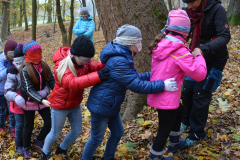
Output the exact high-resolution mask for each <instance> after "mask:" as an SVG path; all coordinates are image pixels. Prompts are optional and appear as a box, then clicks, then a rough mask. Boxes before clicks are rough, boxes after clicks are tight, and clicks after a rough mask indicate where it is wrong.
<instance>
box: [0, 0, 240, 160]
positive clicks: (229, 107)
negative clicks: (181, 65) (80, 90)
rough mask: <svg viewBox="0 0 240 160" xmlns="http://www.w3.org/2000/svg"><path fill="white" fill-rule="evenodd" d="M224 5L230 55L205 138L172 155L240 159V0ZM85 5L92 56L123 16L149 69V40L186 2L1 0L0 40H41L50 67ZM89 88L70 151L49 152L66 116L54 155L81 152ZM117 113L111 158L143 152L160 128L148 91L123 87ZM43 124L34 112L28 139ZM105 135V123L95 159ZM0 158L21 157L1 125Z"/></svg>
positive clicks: (128, 159) (142, 158) (130, 158)
mask: <svg viewBox="0 0 240 160" xmlns="http://www.w3.org/2000/svg"><path fill="white" fill-rule="evenodd" d="M222 5H223V6H224V8H225V9H226V11H227V15H228V19H229V24H230V25H231V27H230V30H231V35H232V39H231V41H230V42H229V44H228V49H229V54H230V58H229V60H228V63H227V65H226V68H225V69H224V75H225V76H224V77H223V80H222V82H221V85H220V87H219V88H218V89H217V91H216V92H214V93H213V94H214V95H213V100H212V102H211V105H210V109H209V118H208V122H207V125H206V127H205V130H206V132H207V133H208V138H207V140H206V141H205V142H200V143H199V144H197V145H195V146H193V147H191V148H184V149H182V150H179V151H178V152H177V153H175V154H174V157H175V159H200V160H202V159H221V160H226V159H229V160H230V159H231V160H234V159H236V160H237V159H240V31H239V29H240V26H239V24H240V1H239V0H222ZM82 6H87V7H88V9H89V11H90V13H92V14H93V15H94V14H95V18H94V21H95V23H96V31H95V33H94V46H95V49H96V55H95V56H94V58H93V60H95V61H100V59H99V56H100V53H101V50H102V48H103V47H104V46H105V45H106V43H107V42H109V41H111V40H113V39H114V38H115V35H116V30H117V28H118V27H120V26H121V25H123V24H126V23H128V24H132V25H135V26H137V27H138V28H140V30H141V31H142V35H143V50H142V51H141V52H140V53H138V54H137V55H136V57H135V58H134V62H135V66H136V67H137V70H138V72H140V73H142V72H146V71H150V67H151V56H149V55H148V54H147V47H148V45H149V43H150V41H151V40H153V38H154V37H155V36H156V35H157V34H158V33H159V32H160V30H161V29H162V27H163V26H164V25H165V23H166V19H167V14H168V12H169V11H170V10H171V9H176V8H179V7H180V8H182V7H186V5H184V4H183V3H182V1H181V0H166V1H163V0H131V1H128V0H114V1H112V0H96V1H94V0H87V1H85V0H79V1H77V0H32V1H30V0H11V1H10V0H0V13H1V14H0V27H1V32H0V37H1V39H2V40H3V41H4V42H3V44H2V47H4V44H5V42H6V40H8V39H15V40H16V41H17V42H18V43H26V42H27V41H30V40H32V39H35V40H36V41H38V42H39V43H40V44H41V46H42V48H43V58H44V60H45V61H46V62H47V63H48V64H49V66H50V67H51V69H52V71H53V66H54V64H53V62H52V56H53V54H54V52H55V51H56V50H57V48H58V47H61V46H69V45H70V44H71V43H72V42H73V40H74V39H75V38H76V36H75V35H73V34H72V27H73V26H74V24H75V22H76V20H77V19H79V17H80V14H79V11H80V8H81V7H82ZM90 89H91V88H87V89H85V92H84V100H83V102H82V106H83V107H82V111H83V133H82V135H81V136H80V137H79V138H78V139H77V140H76V141H75V143H73V144H72V146H71V147H70V148H69V151H68V156H62V155H58V156H56V155H54V153H55V150H56V147H57V145H58V144H60V142H61V141H62V139H63V138H64V137H65V135H66V134H67V133H68V132H69V130H70V129H71V128H70V125H69V122H68V121H66V123H65V125H64V129H63V131H62V135H61V137H60V138H59V140H58V141H57V142H56V145H54V147H53V149H52V155H53V156H52V158H53V159H58V160H60V159H74V160H78V159H80V157H81V154H82V151H83V149H84V146H85V144H86V142H87V140H88V139H89V136H90V134H89V131H90V128H91V126H90V112H89V111H88V110H87V108H86V102H87V97H88V94H89V91H90ZM121 114H122V117H123V121H124V128H125V134H124V136H123V137H122V139H121V141H120V143H119V146H118V148H117V151H116V157H115V158H116V159H118V160H119V159H122V160H147V157H148V156H149V155H150V151H149V147H150V145H151V142H152V141H153V139H154V137H155V136H156V133H157V127H158V119H157V112H156V110H155V109H153V108H151V107H149V106H147V105H146V95H138V94H134V93H132V92H130V91H128V92H127V96H126V100H125V102H124V104H123V105H122V111H121ZM42 125H43V121H42V119H41V116H39V115H37V116H36V118H35V129H34V133H33V137H32V140H34V139H35V137H36V135H37V134H38V132H39V130H40V128H41V127H42ZM7 126H8V121H7ZM6 128H8V127H6ZM109 135H110V131H109V130H108V129H107V131H106V134H105V139H104V141H103V143H102V144H101V145H100V146H99V147H98V149H97V151H96V153H95V156H94V159H100V157H102V155H103V152H104V149H105V145H106V141H107V139H108V136H109ZM186 135H187V133H184V134H183V137H185V136H186ZM166 145H167V144H166ZM32 150H33V155H34V156H35V158H36V159H38V158H39V156H40V152H41V151H40V150H38V149H37V148H36V147H35V146H34V145H32ZM169 154H170V155H171V153H168V152H167V153H166V156H168V155H169ZM0 159H17V160H22V159H26V158H24V157H23V156H22V155H17V154H16V153H15V142H14V137H11V135H10V134H9V133H8V130H7V131H6V132H3V131H0Z"/></svg>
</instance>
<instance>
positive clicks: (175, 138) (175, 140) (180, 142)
mask: <svg viewBox="0 0 240 160" xmlns="http://www.w3.org/2000/svg"><path fill="white" fill-rule="evenodd" d="M180 134H181V132H173V131H171V133H170V135H169V145H168V151H169V152H172V153H176V152H177V150H178V148H181V147H183V146H184V145H185V143H186V139H182V138H181V139H179V138H180Z"/></svg>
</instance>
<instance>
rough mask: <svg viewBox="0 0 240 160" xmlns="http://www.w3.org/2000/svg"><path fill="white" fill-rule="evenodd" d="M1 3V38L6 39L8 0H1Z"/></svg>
mask: <svg viewBox="0 0 240 160" xmlns="http://www.w3.org/2000/svg"><path fill="white" fill-rule="evenodd" d="M2 4H3V16H2V28H1V39H2V40H7V36H8V24H9V9H10V2H9V1H2Z"/></svg>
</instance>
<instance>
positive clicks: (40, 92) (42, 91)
mask: <svg viewBox="0 0 240 160" xmlns="http://www.w3.org/2000/svg"><path fill="white" fill-rule="evenodd" d="M37 93H38V94H40V95H41V96H43V97H44V98H45V97H47V95H48V94H47V92H46V91H44V90H41V91H37Z"/></svg>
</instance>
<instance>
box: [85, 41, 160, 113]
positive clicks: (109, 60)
mask: <svg viewBox="0 0 240 160" xmlns="http://www.w3.org/2000/svg"><path fill="white" fill-rule="evenodd" d="M131 55H132V51H131V50H130V49H128V48H127V47H124V46H121V45H117V44H113V43H112V42H110V43H108V44H107V45H106V46H105V47H104V48H103V50H102V52H101V55H100V59H101V62H102V63H103V64H105V63H106V66H105V67H107V68H109V69H110V78H109V79H108V80H106V81H103V82H102V83H99V84H97V85H95V86H93V88H92V89H91V92H90V95H89V97H88V102H87V107H88V109H89V111H90V112H92V113H94V114H97V115H100V116H108V117H112V116H117V115H118V114H119V112H120V105H121V104H122V102H123V101H124V98H125V93H126V90H127V89H130V90H131V91H133V92H136V93H140V94H154V93H160V92H163V91H164V82H163V81H162V80H158V81H149V80H150V72H146V73H143V74H138V73H137V70H136V68H135V67H134V63H133V59H132V57H131Z"/></svg>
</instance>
